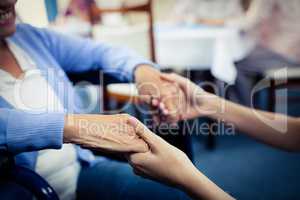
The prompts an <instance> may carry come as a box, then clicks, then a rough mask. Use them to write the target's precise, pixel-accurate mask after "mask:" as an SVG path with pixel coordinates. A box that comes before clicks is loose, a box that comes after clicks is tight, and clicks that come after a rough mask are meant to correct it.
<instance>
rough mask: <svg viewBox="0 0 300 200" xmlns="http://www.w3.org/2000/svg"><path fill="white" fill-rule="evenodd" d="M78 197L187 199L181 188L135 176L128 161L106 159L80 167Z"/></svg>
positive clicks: (132, 199)
mask: <svg viewBox="0 0 300 200" xmlns="http://www.w3.org/2000/svg"><path fill="white" fill-rule="evenodd" d="M77 197H78V199H101V200H106V199H107V200H111V199H116V200H117V199H120V200H121V199H122V200H126V199H128V200H134V199H164V200H168V199H170V200H176V199H178V200H179V199H188V198H187V196H186V195H185V194H183V193H182V192H181V191H179V190H177V189H174V188H171V187H168V186H165V185H163V184H160V183H157V182H154V181H151V180H147V179H143V178H141V177H138V176H136V175H135V174H134V173H133V171H132V168H131V167H130V166H129V165H128V164H127V163H122V162H118V161H113V160H105V161H101V162H99V163H97V164H96V165H94V166H93V167H89V168H83V169H82V171H81V173H80V176H79V180H78V190H77Z"/></svg>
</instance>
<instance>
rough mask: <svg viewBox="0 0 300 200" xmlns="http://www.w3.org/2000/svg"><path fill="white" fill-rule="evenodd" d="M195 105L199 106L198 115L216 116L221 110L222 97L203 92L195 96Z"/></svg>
mask: <svg viewBox="0 0 300 200" xmlns="http://www.w3.org/2000/svg"><path fill="white" fill-rule="evenodd" d="M196 105H197V107H198V108H199V109H198V111H199V115H201V116H205V117H216V115H218V114H219V113H220V111H221V110H222V105H223V99H221V98H220V97H218V96H217V95H214V94H211V93H208V92H204V93H202V94H201V95H199V96H197V99H196Z"/></svg>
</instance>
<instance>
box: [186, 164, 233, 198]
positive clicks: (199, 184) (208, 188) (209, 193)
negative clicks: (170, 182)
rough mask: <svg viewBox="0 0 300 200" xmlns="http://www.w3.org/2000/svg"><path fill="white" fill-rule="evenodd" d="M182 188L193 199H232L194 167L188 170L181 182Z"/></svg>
mask: <svg viewBox="0 0 300 200" xmlns="http://www.w3.org/2000/svg"><path fill="white" fill-rule="evenodd" d="M182 189H183V190H184V191H185V192H186V193H187V194H188V195H189V196H190V197H192V198H193V199H195V200H196V199H204V200H232V199H234V198H233V197H231V196H230V195H228V194H227V193H226V192H224V191H223V190H222V189H221V188H219V187H218V186H217V185H216V184H214V183H213V182H212V181H211V180H209V179H208V178H207V177H206V176H204V175H203V174H202V173H201V172H200V171H198V170H197V169H196V168H195V169H194V170H190V171H189V175H187V178H186V179H185V180H184V183H183V184H182Z"/></svg>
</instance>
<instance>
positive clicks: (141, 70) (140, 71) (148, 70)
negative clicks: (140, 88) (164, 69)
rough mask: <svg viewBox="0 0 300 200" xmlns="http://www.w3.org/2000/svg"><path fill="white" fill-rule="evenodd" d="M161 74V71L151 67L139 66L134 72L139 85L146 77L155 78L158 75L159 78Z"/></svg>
mask: <svg viewBox="0 0 300 200" xmlns="http://www.w3.org/2000/svg"><path fill="white" fill-rule="evenodd" d="M159 73H160V72H159V70H157V69H156V68H154V67H152V66H150V65H139V66H137V67H136V69H135V71H134V78H135V82H137V83H139V82H141V81H143V79H145V78H146V77H155V76H156V75H157V76H158V75H159ZM153 75H154V76H153Z"/></svg>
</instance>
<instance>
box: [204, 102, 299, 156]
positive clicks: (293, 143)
mask: <svg viewBox="0 0 300 200" xmlns="http://www.w3.org/2000/svg"><path fill="white" fill-rule="evenodd" d="M206 104H207V105H206V108H207V109H208V110H211V111H212V112H210V113H209V114H208V115H209V117H211V118H213V119H216V120H221V121H224V122H225V123H231V124H233V125H234V127H236V129H238V130H240V131H241V132H242V133H246V134H247V135H249V136H250V137H252V138H254V139H257V140H259V141H261V142H264V143H266V144H269V145H272V146H275V147H278V148H282V149H285V150H289V151H299V149H300V135H299V130H300V121H299V119H297V118H293V117H288V116H286V115H282V114H277V113H270V112H264V111H259V110H256V109H250V108H247V107H244V106H241V105H238V104H235V103H232V102H229V101H226V100H224V99H221V98H219V97H215V98H214V100H212V101H209V102H206Z"/></svg>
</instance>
